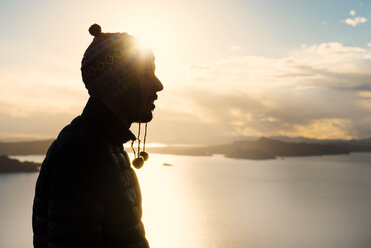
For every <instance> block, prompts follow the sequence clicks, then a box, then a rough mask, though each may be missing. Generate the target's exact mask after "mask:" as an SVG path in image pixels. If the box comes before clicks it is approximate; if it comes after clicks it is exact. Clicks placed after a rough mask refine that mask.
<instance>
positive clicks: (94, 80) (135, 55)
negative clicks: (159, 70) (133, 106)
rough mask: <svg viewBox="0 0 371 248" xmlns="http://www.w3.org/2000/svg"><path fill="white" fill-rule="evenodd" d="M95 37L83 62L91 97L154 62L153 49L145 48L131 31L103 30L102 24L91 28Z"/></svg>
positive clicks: (86, 83) (85, 81)
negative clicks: (146, 63)
mask: <svg viewBox="0 0 371 248" xmlns="http://www.w3.org/2000/svg"><path fill="white" fill-rule="evenodd" d="M89 33H90V34H91V35H92V36H94V39H93V41H92V43H91V44H90V45H89V47H88V48H87V49H86V51H85V53H84V57H83V59H82V62H81V73H82V80H83V82H84V84H85V87H86V89H87V90H88V92H89V94H90V95H91V96H94V95H96V94H98V93H99V92H101V91H103V90H104V89H106V88H107V87H109V86H112V84H115V83H119V84H124V83H125V82H124V81H125V80H124V79H125V78H126V77H127V76H128V75H129V74H130V73H131V72H132V71H133V70H135V69H136V67H137V66H138V64H139V63H142V62H143V61H148V60H149V61H154V55H153V53H152V51H150V50H148V49H146V50H144V49H143V48H141V47H140V46H139V44H138V41H137V39H136V38H134V37H133V36H131V35H129V34H127V33H103V32H102V28H101V27H100V26H99V25H98V24H93V25H92V26H91V27H90V28H89Z"/></svg>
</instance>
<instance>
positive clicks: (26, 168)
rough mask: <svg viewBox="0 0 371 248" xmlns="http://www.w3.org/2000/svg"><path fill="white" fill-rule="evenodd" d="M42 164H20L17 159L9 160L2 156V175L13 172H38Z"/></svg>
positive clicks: (0, 164) (0, 157)
mask: <svg viewBox="0 0 371 248" xmlns="http://www.w3.org/2000/svg"><path fill="white" fill-rule="evenodd" d="M40 166H41V165H40V164H38V163H33V162H20V161H19V160H17V159H12V158H9V157H8V156H5V155H0V173H13V172H38V171H39V168H40Z"/></svg>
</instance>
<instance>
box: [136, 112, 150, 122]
mask: <svg viewBox="0 0 371 248" xmlns="http://www.w3.org/2000/svg"><path fill="white" fill-rule="evenodd" d="M152 118H153V115H152V111H148V112H143V113H141V114H140V116H138V114H136V115H132V118H131V119H132V121H133V122H141V123H147V122H150V121H151V120H152Z"/></svg>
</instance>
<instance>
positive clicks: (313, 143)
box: [149, 137, 371, 160]
mask: <svg viewBox="0 0 371 248" xmlns="http://www.w3.org/2000/svg"><path fill="white" fill-rule="evenodd" d="M295 141H296V142H287V141H281V140H276V139H272V138H264V137H262V138H259V139H257V140H255V141H252V140H240V141H235V142H232V143H228V144H221V145H213V146H205V147H197V148H190V147H184V148H182V147H175V148H174V147H161V148H154V149H150V150H149V151H150V152H154V153H167V154H178V155H199V156H200V155H203V156H207V155H212V154H222V155H224V156H226V157H229V158H241V159H254V160H261V159H274V158H276V157H290V156H320V155H336V154H349V153H351V152H371V139H365V140H349V141H347V140H336V141H335V140H333V141H331V142H330V141H329V142H328V143H326V142H325V141H320V140H314V139H313V140H310V142H302V141H301V140H299V139H298V140H295Z"/></svg>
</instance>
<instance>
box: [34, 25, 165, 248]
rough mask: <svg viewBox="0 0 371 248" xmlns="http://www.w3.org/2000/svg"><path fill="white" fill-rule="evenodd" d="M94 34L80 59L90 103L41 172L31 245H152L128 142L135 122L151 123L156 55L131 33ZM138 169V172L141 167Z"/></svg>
mask: <svg viewBox="0 0 371 248" xmlns="http://www.w3.org/2000/svg"><path fill="white" fill-rule="evenodd" d="M89 32H90V33H91V34H92V35H93V36H95V38H94V40H93V42H92V43H91V44H90V46H89V47H88V48H87V50H86V52H85V54H84V57H83V60H82V66H81V71H82V78H83V81H84V83H85V87H86V88H87V89H88V91H89V94H90V98H89V101H88V102H87V104H86V106H85V108H84V110H83V112H82V114H81V115H80V116H78V117H76V118H75V119H74V120H73V121H72V122H71V123H70V124H69V125H68V126H66V127H65V128H64V129H63V130H62V131H61V132H60V133H59V135H58V138H57V139H56V140H55V141H54V142H53V144H52V145H51V146H50V148H49V150H48V152H47V155H46V157H45V160H44V161H43V164H42V166H41V170H40V175H39V177H38V180H37V184H36V191H35V198H34V205H33V215H32V225H33V231H34V239H33V243H34V247H37V248H44V247H45V248H47V247H49V248H51V247H56V248H57V247H79V248H81V247H89V248H92V247H120V248H125V247H130V248H139V247H149V245H148V242H147V240H146V238H145V231H144V227H143V224H142V221H141V218H142V206H141V192H140V188H139V183H138V179H137V177H136V174H135V172H134V170H133V169H132V168H131V166H130V161H129V158H128V155H127V154H126V152H125V151H124V150H123V143H125V142H127V141H129V140H132V141H133V140H135V139H136V137H135V136H134V135H133V133H131V132H130V131H129V127H130V125H131V124H132V123H133V122H142V123H147V122H149V121H151V119H152V110H153V109H154V108H155V106H154V104H153V103H154V101H155V100H156V99H157V95H156V92H158V91H161V90H162V89H163V86H162V84H161V82H160V81H159V80H158V78H157V77H156V76H155V65H154V56H153V54H152V52H151V51H148V50H144V49H142V48H141V47H139V46H138V44H137V41H136V40H135V38H134V37H132V36H130V35H128V34H126V33H102V32H101V28H100V26H99V25H97V24H94V25H92V26H91V27H90V29H89ZM140 165H141V164H140V163H139V164H137V167H140Z"/></svg>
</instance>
